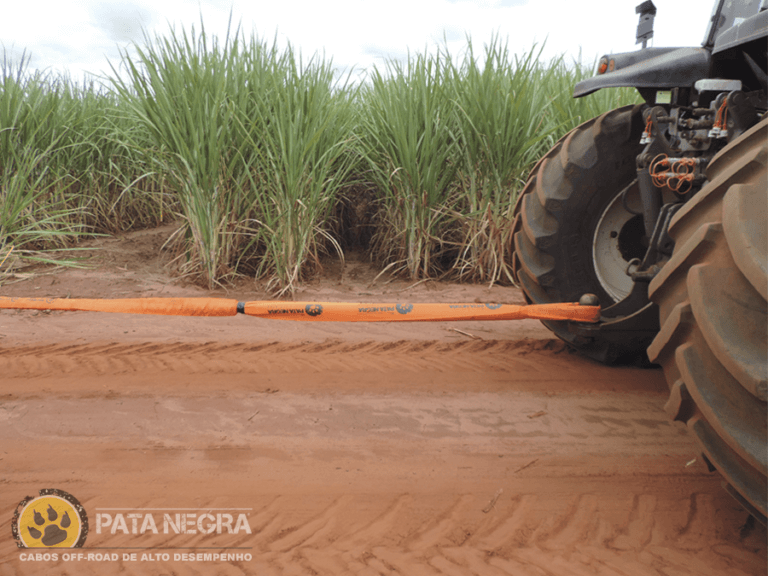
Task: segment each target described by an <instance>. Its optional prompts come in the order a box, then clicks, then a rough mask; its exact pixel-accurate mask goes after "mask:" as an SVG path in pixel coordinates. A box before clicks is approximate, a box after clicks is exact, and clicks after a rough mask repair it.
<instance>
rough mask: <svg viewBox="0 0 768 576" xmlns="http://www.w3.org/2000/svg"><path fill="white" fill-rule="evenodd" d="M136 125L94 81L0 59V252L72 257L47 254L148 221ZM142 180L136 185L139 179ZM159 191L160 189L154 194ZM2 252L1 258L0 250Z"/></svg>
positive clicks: (153, 210) (155, 213)
mask: <svg viewBox="0 0 768 576" xmlns="http://www.w3.org/2000/svg"><path fill="white" fill-rule="evenodd" d="M135 124H136V122H135V120H134V119H133V118H130V117H126V116H124V115H122V111H121V110H120V106H119V103H118V102H117V101H116V99H115V96H114V94H111V93H109V92H108V91H105V90H102V89H101V88H100V87H98V86H97V85H96V84H95V83H91V84H88V85H86V84H83V85H80V84H77V83H75V82H73V81H72V80H71V79H70V78H68V77H66V76H61V77H55V76H53V75H50V74H44V73H40V72H34V73H33V72H29V70H28V59H27V58H26V57H24V56H22V58H21V60H20V61H18V62H15V63H12V62H10V61H9V60H8V59H7V58H5V57H4V58H3V60H2V62H0V254H2V250H3V249H5V250H8V249H9V248H8V247H9V246H11V245H12V246H14V247H15V251H14V254H15V255H16V256H17V257H22V258H25V259H29V260H37V261H39V260H44V261H48V260H50V259H51V258H54V259H56V260H57V261H59V262H62V263H70V264H71V263H72V261H71V259H70V258H68V257H66V256H61V255H59V256H53V255H51V254H48V255H47V256H46V255H45V254H46V253H50V252H51V251H55V250H61V249H63V248H68V247H71V246H72V245H73V244H74V243H75V242H76V241H77V240H78V239H79V238H81V237H82V236H83V235H85V234H88V233H96V232H105V231H111V232H115V231H119V230H127V229H131V228H134V227H136V226H147V225H154V224H157V223H159V222H160V221H162V220H163V215H162V202H161V203H160V206H161V208H160V209H158V208H157V206H158V202H157V198H158V195H157V194H156V193H154V192H153V193H151V194H150V193H148V192H147V186H148V185H149V184H150V183H149V182H148V181H147V176H149V175H148V174H147V173H146V172H145V167H144V166H143V164H142V160H141V159H140V158H139V157H140V156H143V154H140V153H137V152H136V136H135V135H134V133H135V128H134V126H135ZM139 183H141V184H142V185H143V186H144V187H142V186H140V185H138V184H139ZM160 197H161V196H160ZM0 258H2V256H0Z"/></svg>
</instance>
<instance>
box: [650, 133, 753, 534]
mask: <svg viewBox="0 0 768 576" xmlns="http://www.w3.org/2000/svg"><path fill="white" fill-rule="evenodd" d="M767 170H768V119H765V120H763V121H762V122H760V123H759V124H758V125H757V126H755V127H753V128H752V129H751V130H749V131H748V132H746V133H745V134H743V135H742V136H741V137H740V138H738V139H737V140H735V141H734V142H732V143H730V144H729V145H728V146H727V147H726V148H724V149H723V150H722V151H721V152H719V153H718V154H717V155H716V156H715V157H714V158H713V159H712V162H711V163H710V164H709V167H708V169H707V179H708V183H707V184H706V185H705V186H704V188H702V190H701V191H700V192H699V193H698V194H697V195H696V196H694V197H693V198H692V199H691V200H690V201H689V202H688V203H686V204H685V206H683V208H681V209H680V210H679V211H678V212H677V214H675V216H674V218H673V220H672V222H671V224H670V229H669V234H670V236H671V237H672V238H673V239H674V240H675V249H674V252H673V255H672V258H671V259H670V261H669V262H667V263H666V264H665V265H664V267H663V268H662V269H661V272H660V273H659V274H658V275H657V276H656V277H655V278H654V279H653V281H652V282H651V284H650V287H649V289H650V296H651V299H652V300H653V301H654V302H656V303H657V304H658V306H659V311H660V316H661V330H660V332H659V334H658V336H657V337H656V338H655V340H654V341H653V344H652V345H651V346H650V348H649V349H648V356H649V358H650V359H651V361H653V362H657V363H659V364H661V365H662V367H663V368H664V373H665V375H666V378H667V382H668V383H669V386H670V390H671V393H670V398H669V401H668V402H667V405H666V407H665V408H666V410H667V412H668V414H669V416H670V417H671V418H672V419H673V420H677V421H680V422H684V423H685V424H686V425H687V427H688V429H689V430H690V431H691V433H692V434H693V435H694V437H695V438H696V440H697V441H698V443H699V445H700V447H701V449H702V451H703V455H704V458H705V461H706V463H707V464H708V466H709V467H710V469H717V470H718V471H719V472H720V473H721V474H722V475H723V476H724V477H725V479H726V481H727V482H728V487H727V488H728V490H729V492H731V494H732V495H734V496H735V497H736V498H737V499H738V500H739V501H740V502H741V503H742V504H743V505H744V506H745V508H747V509H748V510H749V511H750V512H752V513H753V515H755V516H756V517H757V518H758V519H760V520H761V521H762V522H763V523H765V516H766V495H767V494H768V486H767V485H766V469H768V446H767V445H766V435H767V433H768V427H767V425H766V415H767V414H768V412H767V411H766V410H767V406H766V373H767V372H768V360H767V359H768V307H767V306H766V295H767V294H768V275H767V274H766V262H767V261H768V236H767V234H766V224H767V223H768V178H767V177H766V174H767V172H766V171H767Z"/></svg>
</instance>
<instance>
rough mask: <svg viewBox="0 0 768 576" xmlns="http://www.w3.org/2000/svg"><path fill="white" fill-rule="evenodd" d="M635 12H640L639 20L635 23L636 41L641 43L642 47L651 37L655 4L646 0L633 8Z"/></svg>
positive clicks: (645, 45) (644, 46) (646, 44)
mask: <svg viewBox="0 0 768 576" xmlns="http://www.w3.org/2000/svg"><path fill="white" fill-rule="evenodd" d="M635 14H640V22H638V23H637V41H636V42H635V44H640V42H642V43H643V48H646V47H647V46H648V40H650V39H651V38H653V18H654V16H656V6H654V4H653V2H651V0H646V2H643V3H642V4H639V5H638V6H637V7H636V8H635Z"/></svg>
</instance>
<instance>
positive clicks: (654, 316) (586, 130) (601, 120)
mask: <svg viewBox="0 0 768 576" xmlns="http://www.w3.org/2000/svg"><path fill="white" fill-rule="evenodd" d="M644 106H645V105H636V106H625V107H623V108H619V109H616V110H612V111H610V112H607V113H605V114H603V115H601V116H598V117H597V118H594V119H592V120H589V121H587V122H585V123H584V124H582V125H580V126H578V127H577V128H575V129H574V130H572V131H571V132H569V133H568V134H567V135H566V136H565V137H563V138H562V139H561V140H560V141H559V142H558V143H557V144H556V145H555V146H554V147H553V148H552V150H550V151H549V153H548V154H547V155H546V156H544V157H543V158H542V159H541V160H540V161H539V162H538V164H537V165H536V166H535V167H534V169H533V171H532V172H531V175H530V177H529V179H528V182H527V183H526V186H525V188H524V189H523V192H522V193H521V195H520V197H519V198H518V201H517V204H516V206H515V221H514V228H513V236H514V245H515V252H514V255H513V266H512V269H513V275H514V278H515V280H516V282H517V283H518V285H519V286H520V287H521V288H522V290H523V293H524V295H525V297H526V299H527V301H528V302H529V303H535V304H548V303H553V302H576V301H578V300H579V299H580V298H581V296H582V295H583V294H587V293H589V294H595V295H596V296H597V297H598V300H599V302H600V305H601V306H602V308H603V310H605V308H607V307H609V306H611V305H613V304H615V303H616V302H618V301H620V300H623V298H624V297H626V296H627V295H628V293H629V291H630V290H631V288H632V286H633V283H632V281H631V279H630V278H629V277H628V276H627V275H626V267H627V265H628V263H629V260H631V259H632V258H635V257H640V258H642V257H643V255H644V253H645V250H646V246H645V245H644V244H643V234H644V229H643V220H642V216H639V215H636V214H631V213H629V212H628V211H626V210H625V209H624V208H623V207H622V204H623V202H622V198H621V196H622V192H623V191H624V190H625V189H626V188H627V187H628V186H630V185H631V184H632V183H633V182H634V181H635V179H636V177H637V169H636V164H635V159H636V157H637V155H638V154H639V153H640V152H641V151H642V149H643V146H642V145H641V144H640V138H641V135H642V132H643V129H644V122H643V117H642V111H643V108H644ZM638 197H639V196H638ZM597 248H601V250H602V252H600V251H599V250H598V249H597ZM601 253H602V254H607V256H604V257H603V256H601V255H600V254H601ZM642 289H643V290H645V286H643V287H642ZM641 296H642V298H640V299H638V300H642V302H641V305H640V306H639V307H638V308H637V309H632V310H630V313H629V314H625V316H626V321H624V319H623V317H622V318H620V319H618V321H616V322H613V323H612V324H611V325H605V324H601V325H600V326H596V325H591V326H584V325H579V324H577V323H571V322H558V321H544V325H545V326H547V328H549V329H550V330H551V331H552V332H554V333H555V334H556V335H557V336H558V337H559V338H561V339H562V340H564V341H565V342H566V343H568V344H569V345H571V346H572V347H574V348H576V349H578V350H580V351H581V352H582V353H584V354H586V355H587V356H590V357H592V358H594V359H596V360H598V361H601V362H605V363H615V362H640V363H642V362H645V363H647V357H646V352H645V351H646V348H647V347H648V345H649V344H650V342H651V340H652V339H653V336H654V335H655V333H656V331H658V327H659V326H658V312H657V311H656V310H655V306H654V305H653V304H651V303H649V302H648V301H647V298H646V293H645V292H643V294H642V295H641ZM641 308H642V310H641Z"/></svg>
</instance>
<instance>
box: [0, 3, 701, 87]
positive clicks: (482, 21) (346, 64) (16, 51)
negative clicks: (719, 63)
mask: <svg viewBox="0 0 768 576" xmlns="http://www.w3.org/2000/svg"><path fill="white" fill-rule="evenodd" d="M712 3H713V2H708V1H706V0H654V4H655V5H656V7H657V10H658V13H657V14H656V19H655V26H654V29H655V35H654V38H653V40H652V42H651V43H650V45H652V46H698V45H700V44H701V42H702V39H703V37H704V32H705V29H706V23H707V20H708V18H709V16H710V14H711V9H712ZM4 4H5V6H3V9H2V18H0V43H2V45H1V46H0V51H2V50H3V49H4V51H5V54H6V55H10V58H11V59H12V60H13V61H18V59H19V57H20V55H21V54H22V52H24V51H26V54H27V56H28V57H30V63H29V66H30V68H31V69H37V70H46V71H50V72H53V73H54V74H58V73H68V74H69V75H70V76H71V77H72V79H74V80H78V81H79V80H82V79H83V78H84V77H85V75H86V74H96V75H104V74H111V72H110V66H109V62H111V63H112V64H113V65H115V66H118V64H119V62H120V50H128V51H129V52H130V50H131V46H132V45H133V43H137V44H139V45H141V44H143V38H144V33H145V32H146V33H148V34H149V35H150V36H151V37H154V36H156V35H165V34H166V33H167V32H168V31H169V30H170V28H171V26H174V27H176V28H177V29H178V28H180V27H182V26H183V27H185V28H186V29H187V30H189V29H190V27H191V26H193V25H194V26H196V27H198V26H199V24H200V19H201V16H202V21H203V23H204V24H205V27H206V31H207V32H209V33H212V34H216V35H217V36H219V37H220V38H223V37H224V36H225V35H226V30H227V22H228V20H229V18H230V13H231V15H232V20H233V22H234V23H235V24H240V26H241V27H242V29H243V30H244V31H245V32H246V34H247V35H248V36H250V35H251V34H253V35H255V36H256V37H257V38H260V39H263V40H266V41H269V42H271V41H272V40H273V39H277V41H278V44H279V45H281V46H285V45H286V44H287V43H290V44H291V45H292V46H293V47H294V49H297V50H300V51H301V54H302V55H303V57H304V58H305V59H308V58H309V57H310V56H312V55H313V54H321V55H324V56H325V58H326V59H332V61H333V64H334V65H335V67H337V68H338V69H340V70H350V69H354V70H355V71H357V74H358V75H359V74H360V73H361V72H363V73H364V71H365V70H370V69H371V68H372V67H373V66H376V67H378V68H379V69H383V67H384V63H385V61H386V60H387V59H400V60H402V59H405V58H407V54H408V52H409V51H410V52H411V53H424V52H425V51H427V50H429V51H433V50H434V49H435V47H436V46H438V45H442V44H445V43H447V47H448V49H449V51H450V52H451V53H452V54H455V55H458V54H460V53H461V52H462V51H463V50H464V48H466V38H467V37H470V38H471V39H472V43H473V46H474V47H475V52H478V51H479V50H478V49H479V48H482V46H483V45H484V44H486V43H487V42H489V40H490V39H491V38H492V37H493V35H494V34H495V35H498V36H499V37H500V38H501V39H502V40H505V41H507V42H508V46H509V48H510V51H511V52H513V53H517V54H523V53H527V52H529V51H530V50H531V48H532V47H533V45H534V44H537V45H539V46H540V45H541V44H542V43H545V44H544V46H545V47H544V53H543V57H544V58H545V59H547V60H548V59H549V58H551V57H554V56H556V55H560V54H564V55H566V57H567V58H568V59H569V60H570V59H571V58H573V59H577V58H579V55H581V59H582V60H583V61H585V62H588V63H590V64H591V63H593V62H594V61H595V59H596V58H597V57H599V56H600V55H602V54H606V53H611V52H614V53H615V52H628V51H633V50H636V49H638V48H639V45H637V46H636V45H635V32H636V28H637V22H638V15H637V14H635V6H636V5H638V4H640V0H385V1H381V0H325V1H321V0H315V1H305V0H282V1H277V2H276V1H275V0H269V1H264V0H121V1H119V2H112V1H104V0H101V1H98V0H76V1H73V0H54V1H48V0H41V1H36V0H29V1H27V2H5V3H4Z"/></svg>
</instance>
